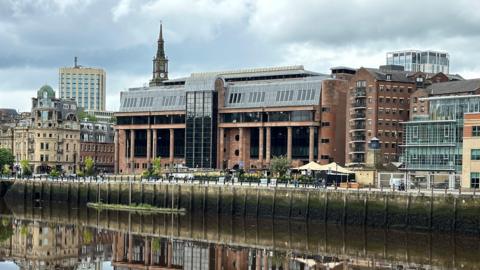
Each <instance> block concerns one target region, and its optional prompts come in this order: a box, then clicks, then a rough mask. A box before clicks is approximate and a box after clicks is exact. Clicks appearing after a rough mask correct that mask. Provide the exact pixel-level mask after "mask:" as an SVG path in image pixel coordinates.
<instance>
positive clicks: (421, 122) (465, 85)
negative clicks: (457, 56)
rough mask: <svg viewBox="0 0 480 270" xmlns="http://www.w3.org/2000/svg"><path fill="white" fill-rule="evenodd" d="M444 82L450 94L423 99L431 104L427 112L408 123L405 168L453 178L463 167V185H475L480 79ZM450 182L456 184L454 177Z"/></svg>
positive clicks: (409, 171)
mask: <svg viewBox="0 0 480 270" xmlns="http://www.w3.org/2000/svg"><path fill="white" fill-rule="evenodd" d="M441 84H445V86H448V87H447V88H448V89H450V90H449V92H450V95H447V92H446V91H444V92H442V94H443V95H440V96H430V97H427V98H421V99H420V101H424V102H425V103H426V104H428V106H429V109H428V114H427V115H426V116H423V117H417V118H414V119H412V120H411V121H408V122H406V123H405V143H404V145H403V148H404V151H403V155H402V161H403V163H404V170H406V171H407V172H408V173H409V174H411V175H415V176H416V177H420V176H422V175H423V176H424V175H435V174H437V175H440V174H443V175H449V177H450V178H452V177H454V175H459V174H461V173H462V170H464V172H463V175H462V178H463V179H462V181H461V185H462V187H465V188H472V187H476V185H477V184H476V183H477V182H476V180H475V179H473V178H472V176H471V174H472V173H476V172H477V171H478V170H477V164H476V163H477V161H476V160H477V157H476V155H477V152H479V151H480V150H477V146H478V143H477V140H478V138H477V137H478V136H480V132H476V130H477V129H478V130H480V125H477V123H478V115H479V114H478V113H479V112H480V95H479V94H478V92H477V91H478V90H479V89H480V80H478V79H475V80H465V81H458V82H446V83H441ZM441 84H439V85H441ZM447 88H445V89H447ZM438 89H443V88H438ZM477 133H478V134H477ZM472 175H473V176H475V174H472ZM449 182H450V184H449V186H450V187H455V186H454V185H455V184H454V181H453V180H452V179H450V180H449Z"/></svg>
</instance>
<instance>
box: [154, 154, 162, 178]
mask: <svg viewBox="0 0 480 270" xmlns="http://www.w3.org/2000/svg"><path fill="white" fill-rule="evenodd" d="M151 175H152V176H154V177H160V176H161V175H162V159H161V158H160V157H156V158H154V159H153V161H152V173H151Z"/></svg>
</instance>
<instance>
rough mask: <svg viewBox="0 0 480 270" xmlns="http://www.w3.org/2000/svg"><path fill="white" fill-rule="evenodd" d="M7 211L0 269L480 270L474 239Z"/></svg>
mask: <svg viewBox="0 0 480 270" xmlns="http://www.w3.org/2000/svg"><path fill="white" fill-rule="evenodd" d="M2 208H3V209H2ZM0 209H2V215H1V216H2V217H1V222H0V259H2V260H3V262H0V269H118V270H127V269H128V270H130V269H131V270H134V269H145V270H147V269H151V270H155V269H157V270H159V269H199V270H203V269H205V270H214V269H215V270H247V269H252V270H266V269H294V270H308V269H478V268H480V263H479V260H478V255H479V254H478V251H479V241H478V238H476V237H471V236H470V237H468V236H461V235H445V234H429V233H413V232H400V231H395V230H390V231H386V230H375V229H366V228H353V227H341V226H330V225H325V224H307V223H305V222H288V221H275V222H274V221H273V220H257V219H241V218H238V217H236V218H232V217H226V216H198V215H197V216H195V215H193V216H192V215H186V216H171V215H138V214H126V213H119V212H115V211H102V212H97V211H93V210H89V209H85V208H81V209H70V208H68V207H65V206H62V205H43V206H42V207H41V208H38V207H37V208H35V207H25V206H11V207H9V208H5V206H4V205H3V206H2V205H0Z"/></svg>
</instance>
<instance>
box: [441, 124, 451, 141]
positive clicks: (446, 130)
mask: <svg viewBox="0 0 480 270" xmlns="http://www.w3.org/2000/svg"><path fill="white" fill-rule="evenodd" d="M443 136H444V137H445V138H447V137H448V136H450V128H449V126H448V125H445V126H443Z"/></svg>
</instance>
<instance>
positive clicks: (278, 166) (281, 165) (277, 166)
mask: <svg viewBox="0 0 480 270" xmlns="http://www.w3.org/2000/svg"><path fill="white" fill-rule="evenodd" d="M289 168H290V162H289V161H288V159H287V157H285V156H275V157H273V158H272V161H271V162H270V171H271V172H272V174H273V175H274V176H278V177H283V176H285V174H286V173H287V171H288V169H289Z"/></svg>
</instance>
